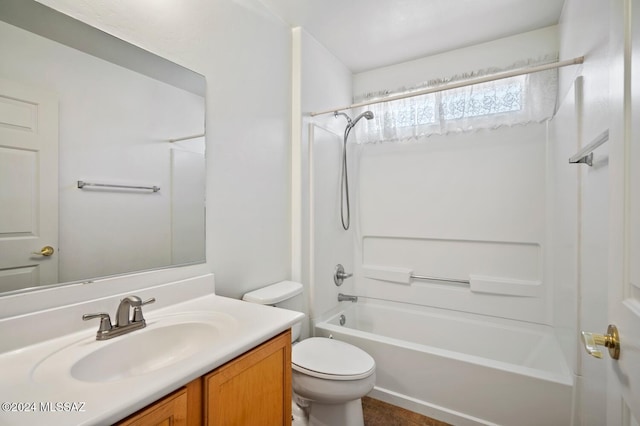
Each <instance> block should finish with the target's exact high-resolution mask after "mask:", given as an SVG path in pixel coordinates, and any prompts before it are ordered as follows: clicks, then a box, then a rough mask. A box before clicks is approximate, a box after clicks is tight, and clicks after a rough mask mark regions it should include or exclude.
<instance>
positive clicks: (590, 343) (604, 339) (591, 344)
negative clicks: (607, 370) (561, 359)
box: [582, 324, 620, 359]
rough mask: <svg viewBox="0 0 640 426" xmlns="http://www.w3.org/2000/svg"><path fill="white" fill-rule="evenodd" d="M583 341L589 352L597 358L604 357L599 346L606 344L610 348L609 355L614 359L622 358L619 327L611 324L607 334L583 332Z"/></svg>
mask: <svg viewBox="0 0 640 426" xmlns="http://www.w3.org/2000/svg"><path fill="white" fill-rule="evenodd" d="M582 343H583V344H584V348H585V349H586V351H587V353H588V354H589V355H591V356H593V357H596V358H602V352H600V350H599V349H598V346H604V347H606V348H609V356H610V357H611V358H613V359H619V358H620V338H619V335H618V328H617V327H616V326H615V325H613V324H609V327H607V334H604V335H603V334H596V333H589V332H586V331H583V332H582Z"/></svg>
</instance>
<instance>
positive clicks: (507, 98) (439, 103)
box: [355, 69, 558, 143]
mask: <svg viewBox="0 0 640 426" xmlns="http://www.w3.org/2000/svg"><path fill="white" fill-rule="evenodd" d="M424 88H425V86H424V85H423V86H421V87H420V89H424ZM414 90H417V89H414ZM557 91H558V71H557V69H553V70H547V71H542V72H536V73H532V74H526V75H521V76H517V77H511V78H506V79H502V80H496V81H491V82H487V83H481V84H476V85H472V86H467V87H462V88H458V89H451V90H446V91H442V92H436V93H431V94H427V95H420V96H415V97H411V98H406V99H401V100H397V101H390V102H382V103H378V104H374V105H370V106H368V107H366V108H362V109H361V111H357V112H356V114H359V113H361V112H362V111H364V110H365V109H370V110H371V111H372V112H373V114H374V118H373V119H372V120H363V121H364V122H362V123H360V124H359V125H358V126H356V139H355V140H356V142H357V143H376V142H385V141H406V140H412V139H418V138H422V137H427V136H431V135H443V134H447V133H451V132H471V131H476V130H480V129H493V128H498V127H501V126H513V125H520V124H527V123H532V122H537V123H539V122H543V121H546V120H549V119H550V118H552V117H553V114H554V113H555V107H556V98H557ZM407 92H410V91H407ZM388 94H389V93H388V92H387V95H388ZM366 98H367V99H369V100H371V99H374V97H373V96H369V97H366Z"/></svg>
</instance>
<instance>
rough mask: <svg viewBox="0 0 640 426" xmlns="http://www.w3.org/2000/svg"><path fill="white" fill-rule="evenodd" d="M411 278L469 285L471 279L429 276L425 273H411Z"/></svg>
mask: <svg viewBox="0 0 640 426" xmlns="http://www.w3.org/2000/svg"><path fill="white" fill-rule="evenodd" d="M411 278H412V279H414V280H426V281H444V282H448V283H459V284H467V285H469V284H470V282H469V280H457V279H454V278H438V277H427V276H424V275H415V274H411Z"/></svg>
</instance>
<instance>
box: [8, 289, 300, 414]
mask: <svg viewBox="0 0 640 426" xmlns="http://www.w3.org/2000/svg"><path fill="white" fill-rule="evenodd" d="M194 313H195V314H202V315H205V316H206V315H208V314H215V315H219V316H221V317H225V318H226V319H227V322H225V323H224V325H225V327H224V328H225V329H224V330H223V331H222V332H221V333H219V334H218V335H217V336H216V340H215V342H216V344H214V345H212V346H211V347H210V348H209V347H207V349H206V350H199V351H197V352H195V353H192V354H189V355H188V356H187V357H186V358H184V359H182V360H181V361H180V362H176V363H174V364H171V365H168V366H165V367H160V368H157V369H155V370H154V371H151V372H146V373H143V374H135V375H132V376H130V377H124V378H115V379H113V380H107V381H100V382H95V381H81V380H77V379H75V378H73V377H72V376H71V371H70V367H69V365H70V363H69V362H65V360H64V358H65V357H64V356H60V355H61V354H64V353H65V352H64V351H69V347H73V348H76V347H78V348H80V349H79V351H85V352H86V353H90V352H91V351H92V350H94V348H98V347H99V345H108V344H109V342H115V341H116V340H118V339H121V338H123V337H126V336H130V337H129V338H135V333H144V332H145V330H148V329H152V328H153V327H154V326H157V324H159V322H160V321H162V319H163V318H171V317H177V316H180V315H185V314H194ZM145 318H146V320H147V328H146V329H143V330H137V331H133V332H131V333H129V334H127V335H125V336H120V337H116V338H114V339H111V340H106V341H96V339H95V331H96V330H97V327H98V322H97V321H96V322H95V324H94V325H95V329H93V328H92V329H91V331H88V330H87V329H86V328H85V329H83V330H82V331H77V332H74V333H72V334H68V335H64V336H60V337H55V338H53V339H51V340H47V341H43V342H39V343H35V344H32V345H29V346H25V347H21V348H17V349H14V350H11V351H8V352H5V353H2V354H0V377H2V380H1V382H0V404H2V405H1V407H0V424H2V425H36V424H46V425H65V426H69V425H104V424H111V423H114V422H116V421H118V420H120V419H123V418H124V417H126V416H128V415H130V414H132V413H134V412H136V411H138V410H139V409H141V408H144V407H146V406H147V405H149V404H151V403H153V402H154V401H156V400H158V399H160V398H161V397H163V396H164V395H166V394H168V393H170V392H172V391H173V390H175V389H178V388H180V387H181V386H183V385H185V384H187V383H189V382H190V381H191V380H193V379H196V378H198V377H200V376H202V375H203V374H206V373H207V372H209V371H211V370H213V369H215V368H216V367H219V366H220V365H222V364H224V363H226V362H227V361H230V360H231V359H233V358H235V357H237V356H238V355H240V354H242V353H244V352H246V351H248V350H250V349H251V348H253V347H255V346H257V345H259V344H260V343H262V342H264V341H266V340H268V339H270V338H271V337H273V336H276V335H277V334H279V333H281V332H282V331H285V330H287V329H288V328H290V327H291V326H292V325H293V324H295V323H296V322H298V321H300V320H301V319H302V318H303V314H301V313H297V312H293V311H287V310H282V309H277V308H272V307H267V306H261V305H256V304H252V303H247V302H243V301H240V300H236V299H230V298H227V297H222V296H217V295H206V296H202V297H198V298H195V299H191V300H187V301H184V302H181V303H177V304H174V305H169V306H166V307H163V308H161V309H157V310H155V311H150V312H149V313H148V314H145ZM78 320H79V321H81V320H80V318H78ZM36 326H37V324H33V327H36ZM5 337H6V336H3V338H5ZM74 351H75V349H74ZM56 354H57V355H56ZM56 356H57V357H58V358H60V361H58V360H57V358H54V357H56ZM47 360H48V361H47ZM43 362H48V371H46V372H45V373H43V368H42V365H43ZM57 362H59V365H60V367H59V371H56V370H57V369H58V368H57V365H58V364H56V363H57ZM52 363H53V368H52ZM96 368H97V369H99V368H100V365H97V366H96ZM52 370H53V371H52Z"/></svg>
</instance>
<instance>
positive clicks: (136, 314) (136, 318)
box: [132, 297, 156, 322]
mask: <svg viewBox="0 0 640 426" xmlns="http://www.w3.org/2000/svg"><path fill="white" fill-rule="evenodd" d="M155 301H156V298H155V297H152V298H151V299H148V300H145V301H144V302H140V303H139V304H137V305H132V306H133V322H140V321H144V317H143V316H142V307H143V306H144V305H148V304H150V303H155Z"/></svg>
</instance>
